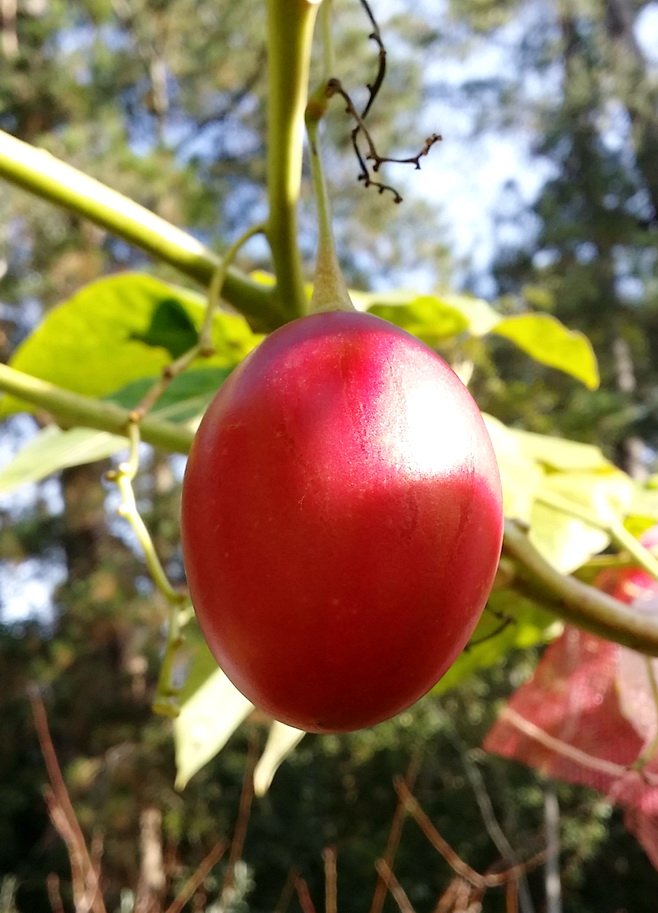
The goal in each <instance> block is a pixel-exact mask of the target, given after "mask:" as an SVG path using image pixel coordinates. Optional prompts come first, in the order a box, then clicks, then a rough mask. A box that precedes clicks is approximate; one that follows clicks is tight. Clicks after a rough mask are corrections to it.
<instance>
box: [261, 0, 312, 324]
mask: <svg viewBox="0 0 658 913" xmlns="http://www.w3.org/2000/svg"><path fill="white" fill-rule="evenodd" d="M318 6H319V2H318V0H268V3H267V16H268V22H267V35H268V48H267V50H268V68H269V71H268V84H269V97H268V146H267V148H268V160H267V189H268V196H269V207H270V212H269V221H268V226H267V237H268V240H269V242H270V248H271V251H272V258H273V260H274V269H275V272H276V278H277V290H276V294H277V298H278V300H279V301H280V302H281V306H282V307H284V308H285V309H286V311H287V313H288V316H289V317H299V316H301V315H302V314H304V313H305V312H306V309H307V308H306V293H305V290H304V280H303V274H302V264H301V258H300V254H299V247H298V226H297V203H298V200H299V193H300V186H301V175H302V154H303V148H304V111H305V109H306V101H307V96H308V78H309V66H310V60H311V43H312V39H313V28H314V25H315V18H316V15H317V11H318Z"/></svg>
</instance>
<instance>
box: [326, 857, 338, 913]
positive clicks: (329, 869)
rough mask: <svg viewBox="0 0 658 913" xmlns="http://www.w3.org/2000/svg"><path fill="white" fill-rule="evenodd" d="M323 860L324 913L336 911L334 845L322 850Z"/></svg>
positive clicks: (336, 873) (335, 912)
mask: <svg viewBox="0 0 658 913" xmlns="http://www.w3.org/2000/svg"><path fill="white" fill-rule="evenodd" d="M322 859H323V860H324V898H325V900H324V908H325V913H338V887H337V880H338V871H337V867H336V847H335V846H327V847H325V849H324V850H323V851H322Z"/></svg>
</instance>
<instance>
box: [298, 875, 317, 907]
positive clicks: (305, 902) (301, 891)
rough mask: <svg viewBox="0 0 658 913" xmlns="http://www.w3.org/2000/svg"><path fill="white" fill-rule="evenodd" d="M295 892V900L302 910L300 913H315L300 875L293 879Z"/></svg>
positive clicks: (306, 886)
mask: <svg viewBox="0 0 658 913" xmlns="http://www.w3.org/2000/svg"><path fill="white" fill-rule="evenodd" d="M295 890H296V891H297V899H298V900H299V905H300V907H301V908H302V913H316V909H315V907H314V905H313V901H312V900H311V894H310V892H309V890H308V885H307V884H306V881H305V880H304V879H303V878H302V877H301V875H298V876H297V878H296V879H295Z"/></svg>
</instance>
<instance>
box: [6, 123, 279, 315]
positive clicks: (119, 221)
mask: <svg viewBox="0 0 658 913" xmlns="http://www.w3.org/2000/svg"><path fill="white" fill-rule="evenodd" d="M0 177H4V178H5V179H6V180H8V181H10V182H11V183H12V184H15V185H17V186H18V187H22V188H23V189H24V190H28V191H29V192H30V193H33V194H36V195H37V196H39V197H42V198H43V199H45V200H50V201H51V202H53V203H56V204H57V205H58V206H62V207H64V208H65V209H68V210H70V211H71V212H75V213H77V214H78V215H80V216H84V217H85V218H87V219H89V220H90V221H91V222H94V223H95V224H96V225H100V226H101V227H102V228H105V229H107V230H108V231H110V232H112V234H115V235H117V236H118V237H120V238H123V239H124V240H125V241H128V242H129V243H130V244H133V245H134V246H135V247H138V248H140V249H141V250H143V251H146V252H147V253H149V254H151V255H153V256H154V257H156V258H157V259H159V260H162V261H164V262H165V263H169V264H171V265H172V266H174V267H175V268H176V269H178V270H180V272H181V273H184V274H185V275H186V276H189V277H190V278H191V279H194V280H195V281H197V282H199V283H201V285H203V286H204V287H207V286H208V285H209V284H210V281H211V280H212V277H213V275H214V274H215V272H216V270H217V268H218V266H219V264H220V258H219V257H217V256H216V255H215V254H214V253H213V252H212V251H211V250H209V249H208V248H207V247H204V245H203V244H201V243H200V242H199V241H197V240H196V238H194V237H192V235H189V234H187V233H186V232H184V231H181V230H180V229H179V228H176V227H175V226H174V225H171V224H170V223H169V222H167V221H165V220H164V219H161V218H160V217H159V216H156V215H155V213H153V212H151V211H150V210H148V209H146V208H145V207H143V206H140V205H139V204H138V203H135V202H133V201H132V200H130V199H128V197H125V196H123V195H122V194H120V193H118V192H117V191H115V190H112V189H111V188H109V187H106V186H105V185H104V184H101V183H100V182H99V181H96V180H95V179H94V178H91V177H89V176H88V175H86V174H84V173H83V172H81V171H78V170H77V168H73V167H72V166H71V165H67V164H66V163H64V162H61V161H60V160H59V159H57V158H55V157H54V156H53V155H51V154H50V153H48V152H46V151H44V150H43V149H37V148H36V147H34V146H30V145H29V144H28V143H24V142H22V141H21V140H18V139H16V138H15V137H13V136H10V134H8V133H4V132H3V131H1V130H0ZM222 297H224V298H225V299H226V301H228V302H229V303H230V304H232V305H233V306H234V307H235V308H236V309H237V310H239V311H240V312H241V313H243V314H245V316H247V317H250V318H252V319H253V320H254V321H256V322H257V323H258V324H259V325H261V326H262V327H263V328H264V329H271V328H272V327H274V326H278V325H279V324H281V323H283V322H285V319H286V315H285V314H284V313H282V312H278V313H277V308H276V303H275V301H273V295H272V290H271V289H270V288H267V287H265V286H262V285H259V284H258V283H256V282H253V281H252V280H251V279H249V278H248V277H247V276H245V275H244V273H241V272H240V271H239V270H237V269H234V268H231V269H229V270H228V272H227V276H226V281H225V283H224V285H223V287H222Z"/></svg>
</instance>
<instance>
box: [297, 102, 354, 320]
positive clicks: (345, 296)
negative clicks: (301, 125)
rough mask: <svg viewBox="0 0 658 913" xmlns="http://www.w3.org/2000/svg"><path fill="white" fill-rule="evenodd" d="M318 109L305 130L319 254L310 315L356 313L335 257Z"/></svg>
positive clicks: (314, 108) (309, 113)
mask: <svg viewBox="0 0 658 913" xmlns="http://www.w3.org/2000/svg"><path fill="white" fill-rule="evenodd" d="M319 110H320V109H319V107H318V106H317V105H316V104H310V105H309V107H308V109H307V116H306V129H307V132H308V139H309V147H310V149H309V154H310V158H311V177H312V180H313V190H314V191H315V200H316V206H317V218H318V252H317V259H316V261H315V275H314V278H313V296H312V298H311V307H310V310H311V313H316V314H317V313H320V312H322V311H354V310H355V307H354V304H353V303H352V299H351V298H350V294H349V292H348V290H347V284H346V282H345V279H344V278H343V274H342V272H341V270H340V264H339V262H338V255H337V254H336V239H335V237H334V232H333V228H332V224H331V221H332V220H331V203H330V201H329V193H328V191H327V182H326V180H325V176H324V168H323V167H322V157H321V155H320V135H319V134H320V117H322V114H320V115H319V117H318V116H317V114H318V111H319Z"/></svg>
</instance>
